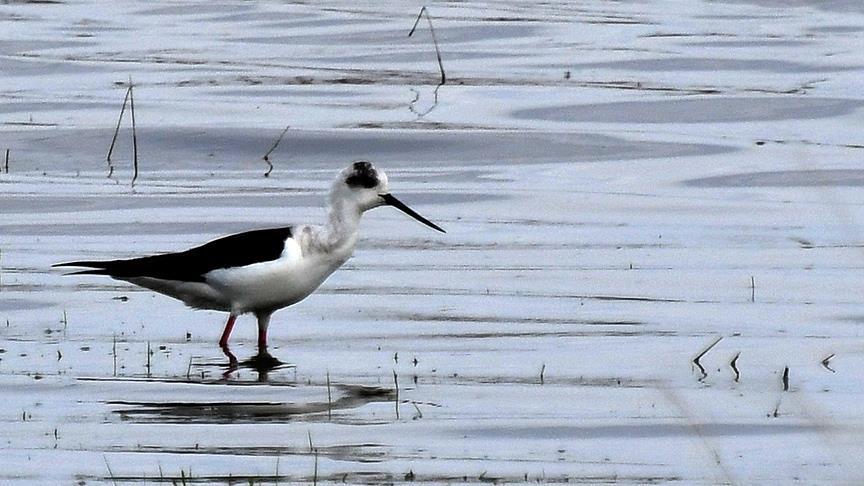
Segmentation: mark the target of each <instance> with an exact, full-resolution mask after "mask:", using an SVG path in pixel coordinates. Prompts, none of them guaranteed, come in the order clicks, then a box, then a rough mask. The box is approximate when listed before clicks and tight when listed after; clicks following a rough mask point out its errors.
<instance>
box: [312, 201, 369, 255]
mask: <svg viewBox="0 0 864 486" xmlns="http://www.w3.org/2000/svg"><path fill="white" fill-rule="evenodd" d="M362 215H363V211H362V210H361V209H360V208H359V207H358V206H357V205H356V204H354V203H353V201H346V200H345V199H340V198H335V197H331V198H330V208H329V210H328V212H327V224H325V225H324V227H323V228H322V230H323V231H321V233H320V234H319V235H318V244H319V245H320V246H321V247H323V249H324V250H325V251H328V252H330V251H333V250H335V249H338V248H340V247H344V246H345V245H348V247H350V249H352V250H353V248H354V244H355V243H356V242H357V231H358V229H359V227H360V216H362ZM346 249H347V248H346ZM349 251H350V250H349Z"/></svg>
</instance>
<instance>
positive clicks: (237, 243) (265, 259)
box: [54, 161, 444, 358]
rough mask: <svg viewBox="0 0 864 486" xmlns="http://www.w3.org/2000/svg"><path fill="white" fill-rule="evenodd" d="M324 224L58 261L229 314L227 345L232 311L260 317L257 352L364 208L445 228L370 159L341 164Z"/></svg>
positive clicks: (346, 247) (338, 255)
mask: <svg viewBox="0 0 864 486" xmlns="http://www.w3.org/2000/svg"><path fill="white" fill-rule="evenodd" d="M329 202H330V209H329V213H328V217H327V223H326V224H324V225H323V226H318V225H295V226H283V227H280V228H269V229H260V230H254V231H246V232H244V233H237V234H234V235H230V236H225V237H223V238H219V239H216V240H213V241H211V242H209V243H206V244H204V245H201V246H198V247H195V248H192V249H190V250H186V251H182V252H177V253H165V254H161V255H153V256H146V257H142V258H132V259H128V260H107V261H77V262H67V263H59V264H56V265H54V266H55V267H87V268H89V270H82V271H78V272H73V273H71V274H69V275H80V274H90V275H108V276H110V277H113V278H115V279H117V280H124V281H126V282H130V283H133V284H135V285H138V286H141V287H145V288H148V289H150V290H154V291H156V292H159V293H161V294H165V295H168V296H171V297H174V298H175V299H179V300H181V301H183V302H184V303H185V304H186V305H188V306H189V307H192V308H195V309H212V310H218V311H224V312H228V313H229V316H228V322H227V323H226V324H225V330H224V331H223V332H222V337H221V339H219V346H221V347H222V348H223V350H225V351H226V354H228V355H229V356H231V357H232V358H233V356H232V355H230V353H228V351H227V347H228V338H229V336H230V335H231V330H232V329H233V328H234V321H235V319H237V316H239V315H240V314H245V313H253V314H255V316H256V317H257V319H258V349H259V354H260V353H265V354H266V349H267V327H268V326H269V324H270V316H271V315H272V314H273V312H275V311H277V310H279V309H281V308H283V307H287V306H289V305H291V304H295V303H297V302H299V301H301V300H303V299H304V298H306V296H308V295H309V294H311V293H312V292H313V291H314V290H315V289H317V288H318V286H319V285H321V283H322V282H324V280H326V279H327V277H328V276H330V274H331V273H333V272H334V271H335V270H336V269H337V268H339V267H340V266H341V265H342V264H343V263H345V261H347V260H348V258H349V257H351V254H352V253H353V251H354V245H355V244H356V243H357V230H358V227H359V224H360V216H361V215H362V214H363V212H365V211H368V210H370V209H373V208H376V207H378V206H385V205H389V206H393V207H395V208H398V209H400V210H401V211H403V212H404V213H406V214H408V215H409V216H411V217H413V218H414V219H416V220H418V221H420V222H421V223H423V224H425V225H427V226H429V227H431V228H433V229H435V230H438V231H440V232H442V233H444V230H443V229H441V228H440V227H438V226H437V225H436V224H435V223H432V222H431V221H429V220H427V219H426V218H424V217H423V216H420V215H419V214H417V213H416V212H414V210H412V209H411V208H409V207H408V206H406V205H405V204H403V203H402V202H401V201H399V200H398V199H396V197H394V196H393V195H392V194H390V189H389V187H388V184H387V175H386V174H384V172H382V171H380V170H376V169H375V167H373V166H372V164H371V163H369V162H365V161H360V162H355V163H353V164H352V165H350V166H349V167H347V168H345V169H343V170H342V171H341V172H340V173H339V175H338V176H337V177H336V180H335V181H334V182H333V185H332V186H331V188H330V196H329Z"/></svg>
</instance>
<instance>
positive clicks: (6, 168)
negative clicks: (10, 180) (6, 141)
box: [3, 148, 9, 174]
mask: <svg viewBox="0 0 864 486" xmlns="http://www.w3.org/2000/svg"><path fill="white" fill-rule="evenodd" d="M3 170H5V171H6V173H7V174H8V173H9V149H8V148H7V149H6V163H5V164H3Z"/></svg>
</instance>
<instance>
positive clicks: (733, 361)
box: [729, 351, 741, 383]
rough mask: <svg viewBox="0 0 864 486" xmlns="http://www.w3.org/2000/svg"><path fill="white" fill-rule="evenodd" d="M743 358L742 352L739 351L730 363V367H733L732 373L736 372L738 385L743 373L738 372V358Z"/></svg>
mask: <svg viewBox="0 0 864 486" xmlns="http://www.w3.org/2000/svg"><path fill="white" fill-rule="evenodd" d="M739 356H741V352H740V351H739V352H738V353H737V354H736V355H735V357H734V358H732V361H730V362H729V366H731V367H732V371H734V372H735V382H736V383H737V382H738V380H739V379H741V373H739V372H738V357H739Z"/></svg>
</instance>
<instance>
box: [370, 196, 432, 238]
mask: <svg viewBox="0 0 864 486" xmlns="http://www.w3.org/2000/svg"><path fill="white" fill-rule="evenodd" d="M380 197H381V199H383V200H384V203H386V204H387V205H389V206H393V207H394V208H396V209H398V210H400V211H402V212H403V213H405V214H407V215H408V216H411V217H412V218H414V219H416V220H417V221H420V222H421V223H423V224H425V225H426V226H428V227H430V228H432V229H434V230H437V231H440V232H442V233H446V231H444V230H443V229H441V227H440V226H438V225H437V224H435V223H433V222H432V221H429V220H428V219H426V218H424V217H423V216H420V215H419V214H417V213H416V212H415V211H414V210H413V209H411V208H409V207H408V206H406V205H405V204H404V203H403V202H402V201H400V200H398V199H396V196H394V195H393V194H380Z"/></svg>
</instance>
